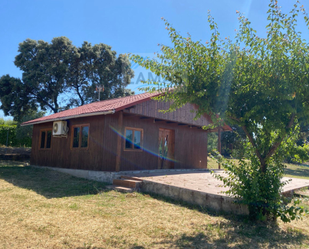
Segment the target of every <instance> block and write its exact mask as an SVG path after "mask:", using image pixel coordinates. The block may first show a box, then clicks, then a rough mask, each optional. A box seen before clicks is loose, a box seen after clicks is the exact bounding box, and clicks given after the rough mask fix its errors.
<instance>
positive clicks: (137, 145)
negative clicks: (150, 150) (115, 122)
mask: <svg viewBox="0 0 309 249" xmlns="http://www.w3.org/2000/svg"><path fill="white" fill-rule="evenodd" d="M125 136H126V137H125V138H126V140H125V145H124V149H125V150H141V149H142V141H143V130H142V129H137V128H126V129H125Z"/></svg>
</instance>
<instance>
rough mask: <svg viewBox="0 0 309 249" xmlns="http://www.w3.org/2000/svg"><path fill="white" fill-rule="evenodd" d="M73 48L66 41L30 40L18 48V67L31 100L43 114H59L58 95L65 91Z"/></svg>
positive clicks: (59, 38)
mask: <svg viewBox="0 0 309 249" xmlns="http://www.w3.org/2000/svg"><path fill="white" fill-rule="evenodd" d="M73 48H74V46H73V45H72V42H71V41H70V40H69V39H68V38H66V37H56V38H54V39H52V41H51V43H50V44H49V43H48V42H44V41H42V40H39V41H34V40H31V39H27V40H26V41H24V42H22V43H20V44H19V49H18V52H19V54H18V55H17V56H16V58H15V62H14V63H15V65H16V66H17V67H18V68H19V69H20V70H22V71H23V76H22V83H23V85H24V87H25V89H26V92H27V93H28V97H29V98H34V99H35V100H36V102H37V103H38V104H39V105H40V107H41V109H42V110H47V109H49V110H51V111H52V112H54V113H56V112H58V111H59V110H60V107H61V106H60V103H59V101H60V100H59V95H60V94H61V93H63V92H64V91H65V89H66V75H67V72H68V68H69V63H70V55H71V53H72V50H73Z"/></svg>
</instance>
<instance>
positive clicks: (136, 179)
mask: <svg viewBox="0 0 309 249" xmlns="http://www.w3.org/2000/svg"><path fill="white" fill-rule="evenodd" d="M120 178H121V179H128V180H135V181H139V182H142V181H143V180H141V179H140V178H137V177H133V176H121V177H120Z"/></svg>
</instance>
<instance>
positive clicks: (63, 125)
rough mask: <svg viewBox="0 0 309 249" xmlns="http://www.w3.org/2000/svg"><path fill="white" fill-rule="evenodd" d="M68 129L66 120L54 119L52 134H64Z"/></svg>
mask: <svg viewBox="0 0 309 249" xmlns="http://www.w3.org/2000/svg"><path fill="white" fill-rule="evenodd" d="M68 131H69V128H68V126H67V121H56V122H54V124H53V136H66V135H67V133H68Z"/></svg>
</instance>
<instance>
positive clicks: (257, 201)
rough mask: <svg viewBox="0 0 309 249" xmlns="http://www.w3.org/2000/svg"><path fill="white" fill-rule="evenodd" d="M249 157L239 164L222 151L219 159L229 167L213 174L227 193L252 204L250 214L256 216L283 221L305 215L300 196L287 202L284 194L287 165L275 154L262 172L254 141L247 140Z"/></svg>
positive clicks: (241, 160) (225, 166) (249, 207)
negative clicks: (282, 192) (221, 172)
mask: <svg viewBox="0 0 309 249" xmlns="http://www.w3.org/2000/svg"><path fill="white" fill-rule="evenodd" d="M244 147H245V150H246V152H247V153H249V155H248V157H249V158H248V159H249V160H247V159H246V160H245V159H240V161H239V164H235V163H233V162H232V161H230V160H227V159H225V158H224V157H222V156H221V155H220V154H217V155H216V157H213V158H216V159H217V161H218V163H221V164H222V166H223V167H224V168H225V169H226V174H225V175H223V174H221V175H220V174H218V173H214V172H212V174H213V175H214V176H215V177H216V178H217V179H219V180H221V181H222V182H223V183H224V185H225V186H227V187H228V188H229V190H227V191H225V193H226V194H228V195H230V196H232V197H235V198H236V202H237V203H240V204H244V205H247V206H248V209H249V218H250V219H252V220H256V219H259V220H267V219H273V220H276V218H277V217H280V218H281V220H282V221H283V222H290V221H291V220H294V219H299V218H301V215H302V214H303V213H304V212H307V210H305V209H304V208H303V207H301V206H300V205H299V204H300V200H295V201H294V203H293V204H287V203H286V202H285V201H284V197H283V196H282V195H281V191H282V187H283V186H284V185H285V184H288V182H282V181H281V179H282V177H283V173H284V168H285V166H284V165H283V164H282V163H280V160H277V158H276V157H274V158H272V159H271V161H270V162H269V163H268V167H267V170H266V172H261V169H260V163H259V160H258V158H257V157H256V155H255V153H254V149H253V148H252V145H251V144H250V143H247V144H244Z"/></svg>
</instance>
